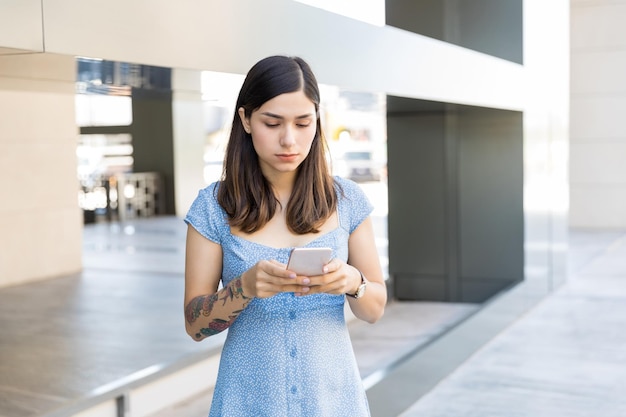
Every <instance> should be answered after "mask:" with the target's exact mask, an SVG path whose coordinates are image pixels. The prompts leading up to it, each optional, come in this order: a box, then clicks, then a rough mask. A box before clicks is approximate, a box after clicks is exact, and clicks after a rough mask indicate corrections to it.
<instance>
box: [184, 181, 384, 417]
mask: <svg viewBox="0 0 626 417" xmlns="http://www.w3.org/2000/svg"><path fill="white" fill-rule="evenodd" d="M335 182H336V184H339V185H340V189H342V190H343V193H342V192H341V191H339V189H338V191H337V194H338V196H339V204H338V216H339V227H338V228H336V229H335V230H333V231H331V232H328V233H326V234H323V235H321V236H319V237H317V238H316V239H315V240H313V241H311V242H310V243H308V244H307V245H306V246H307V247H330V248H332V249H333V252H334V253H333V257H337V258H340V259H342V260H344V261H346V260H347V258H348V238H349V236H350V234H351V233H352V232H353V231H354V230H355V229H356V228H357V226H359V225H360V224H361V223H362V222H363V220H365V218H366V217H367V216H368V215H369V214H370V213H371V211H372V205H371V204H370V202H369V201H368V199H367V197H366V196H365V194H364V193H363V192H362V190H361V189H360V188H359V186H358V185H357V184H356V183H354V182H352V181H350V180H347V179H343V178H340V177H335ZM218 186H219V184H218V183H213V184H211V185H209V186H208V187H206V188H205V189H203V190H201V191H200V193H199V195H198V197H197V198H196V199H195V201H194V202H193V204H192V206H191V208H190V209H189V212H188V214H187V216H186V217H185V222H186V223H188V224H190V225H191V226H193V227H194V228H195V229H196V230H197V231H198V232H199V233H200V234H202V235H203V236H204V237H206V238H207V239H210V240H211V241H213V242H216V243H218V244H220V245H221V246H222V250H223V270H222V283H223V284H224V285H226V284H228V283H229V282H230V281H231V280H232V279H233V278H236V277H238V276H240V275H241V274H243V273H244V272H245V271H246V270H248V269H249V268H251V267H252V266H253V265H255V264H256V263H257V262H258V261H259V260H262V259H276V260H278V261H280V262H283V263H287V260H288V258H289V252H290V250H291V249H292V248H272V247H268V246H264V245H261V244H258V243H254V242H251V241H248V240H246V239H244V238H241V237H238V236H235V235H233V234H232V233H231V232H230V226H229V224H228V221H227V217H226V213H225V212H224V210H223V209H222V208H221V206H220V205H219V204H218V202H217V199H216V188H217V187H218ZM344 303H345V296H344V295H331V294H313V295H310V296H303V297H296V296H295V295H294V294H293V293H282V294H278V295H276V296H274V297H270V298H264V299H260V298H256V299H254V300H252V301H251V302H250V304H249V305H248V307H246V309H245V310H244V311H243V312H242V313H241V314H240V315H239V317H237V319H236V320H235V322H234V323H233V324H232V325H231V327H230V328H229V329H228V334H227V337H226V341H225V343H224V347H223V350H222V356H221V360H220V367H219V373H218V377H217V383H216V386H215V392H214V395H213V402H212V405H211V411H210V414H209V416H210V417H218V416H220V417H263V416H264V417H361V416H369V415H370V414H369V407H368V403H367V398H366V395H365V390H364V388H363V385H362V382H361V378H360V375H359V371H358V367H357V363H356V360H355V357H354V352H353V350H352V343H351V341H350V337H349V334H348V330H347V327H346V321H345V318H344Z"/></svg>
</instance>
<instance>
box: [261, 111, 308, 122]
mask: <svg viewBox="0 0 626 417" xmlns="http://www.w3.org/2000/svg"><path fill="white" fill-rule="evenodd" d="M261 114H262V115H263V116H267V117H272V118H274V119H281V120H282V119H284V117H283V116H280V115H278V114H274V113H271V112H268V111H266V112H263V113H261ZM309 117H313V114H312V113H307V114H303V115H301V116H296V119H307V118H309Z"/></svg>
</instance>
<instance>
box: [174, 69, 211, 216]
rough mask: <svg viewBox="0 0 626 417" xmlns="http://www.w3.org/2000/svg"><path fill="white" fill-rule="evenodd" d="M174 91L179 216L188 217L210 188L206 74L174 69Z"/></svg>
mask: <svg viewBox="0 0 626 417" xmlns="http://www.w3.org/2000/svg"><path fill="white" fill-rule="evenodd" d="M172 90H173V95H172V101H173V102H172V113H173V114H172V120H173V125H174V126H173V129H174V132H173V134H174V188H175V190H176V196H175V199H176V201H175V204H176V215H177V216H181V217H184V216H185V214H186V213H187V210H188V209H189V206H190V205H191V203H192V201H193V199H194V198H195V197H196V196H197V195H198V190H200V189H201V188H203V187H205V186H206V184H205V182H204V176H203V175H204V160H203V156H204V147H205V143H206V132H205V129H204V127H205V120H204V113H203V103H202V72H201V71H193V70H185V69H174V70H173V71H172Z"/></svg>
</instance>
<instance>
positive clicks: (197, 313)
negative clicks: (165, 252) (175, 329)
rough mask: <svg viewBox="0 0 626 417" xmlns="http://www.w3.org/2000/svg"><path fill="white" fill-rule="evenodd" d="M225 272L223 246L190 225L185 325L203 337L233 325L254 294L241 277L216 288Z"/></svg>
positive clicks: (199, 337) (188, 229)
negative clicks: (249, 290) (245, 291)
mask: <svg viewBox="0 0 626 417" xmlns="http://www.w3.org/2000/svg"><path fill="white" fill-rule="evenodd" d="M221 275H222V247H221V246H220V245H218V244H217V243H215V242H212V241H210V240H209V239H207V238H205V237H204V236H202V235H201V234H200V233H198V232H197V231H196V229H194V228H193V227H192V226H188V228H187V244H186V254H185V328H186V330H187V334H189V336H191V337H192V338H193V339H194V340H196V341H200V340H202V339H204V338H206V337H209V336H212V335H214V334H217V333H220V332H221V331H223V330H225V329H227V328H228V327H230V325H231V324H232V323H233V322H234V321H235V319H236V318H237V316H239V313H241V311H243V309H244V308H246V306H247V305H248V304H249V303H250V301H251V300H252V298H253V297H249V296H247V295H246V294H245V293H244V290H243V286H242V279H241V277H238V278H235V279H233V280H232V281H231V282H229V283H228V285H227V286H226V287H224V288H222V289H221V290H219V291H217V289H218V286H219V282H220V278H221Z"/></svg>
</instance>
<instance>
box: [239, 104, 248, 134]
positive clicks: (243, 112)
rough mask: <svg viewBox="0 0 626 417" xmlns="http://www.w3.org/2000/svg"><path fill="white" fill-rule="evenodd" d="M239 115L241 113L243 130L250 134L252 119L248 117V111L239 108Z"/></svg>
mask: <svg viewBox="0 0 626 417" xmlns="http://www.w3.org/2000/svg"><path fill="white" fill-rule="evenodd" d="M237 113H239V118H240V119H241V124H242V125H243V130H245V131H246V133H248V134H250V119H249V118H248V117H246V110H245V109H244V108H243V107H239V109H238V110H237Z"/></svg>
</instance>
